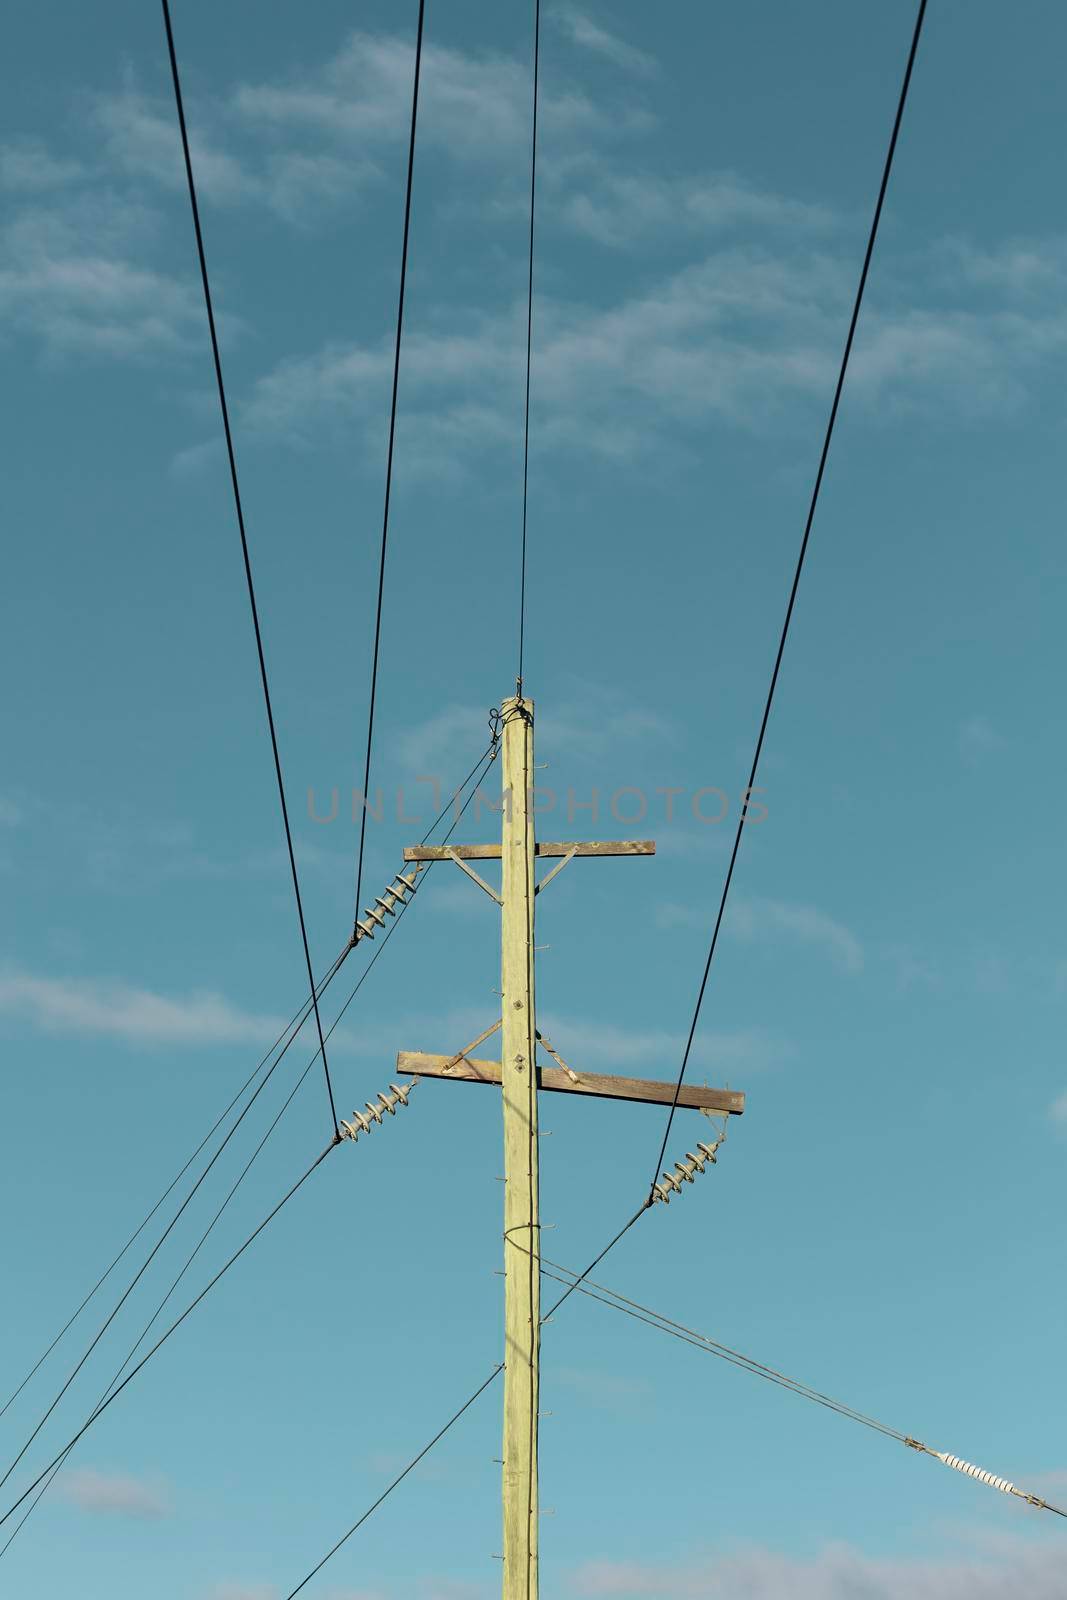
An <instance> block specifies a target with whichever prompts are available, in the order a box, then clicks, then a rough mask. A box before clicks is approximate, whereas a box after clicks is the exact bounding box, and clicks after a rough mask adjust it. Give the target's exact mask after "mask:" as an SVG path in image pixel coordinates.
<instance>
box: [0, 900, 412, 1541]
mask: <svg viewBox="0 0 1067 1600" xmlns="http://www.w3.org/2000/svg"><path fill="white" fill-rule="evenodd" d="M390 932H392V929H390ZM384 944H385V942H384V940H383V943H382V948H383V949H384ZM372 965H373V962H371V963H370V964H369V965H368V967H367V968H366V970H365V971H364V973H363V975H362V977H361V978H360V980H359V983H357V985H356V988H355V989H354V990H353V993H352V995H350V996H349V999H348V1000H347V1001H346V1002H345V1005H344V1007H343V1008H342V1010H341V1011H340V1012H339V1013H338V1015H337V1016H336V1017H335V1018H334V1020H333V1023H332V1024H331V1026H330V1028H329V1030H328V1031H327V1034H326V1037H327V1039H328V1038H329V1037H330V1034H332V1033H333V1031H334V1028H336V1026H337V1024H338V1022H339V1021H340V1020H341V1017H342V1016H343V1015H344V1012H345V1011H346V1010H347V1009H348V1006H349V1004H350V1003H351V1000H352V998H353V997H354V995H355V994H356V993H357V992H358V990H359V989H360V987H361V986H362V984H363V981H364V979H365V978H366V976H367V973H368V972H369V971H370V967H371V966H372ZM331 976H332V974H331ZM324 987H325V985H324ZM317 1060H318V1052H317V1051H316V1052H315V1054H314V1055H313V1056H312V1057H311V1059H310V1060H309V1061H308V1063H307V1065H306V1066H305V1068H304V1070H303V1072H302V1073H301V1074H300V1076H299V1077H298V1078H297V1080H296V1082H295V1083H294V1084H293V1087H292V1088H291V1089H290V1091H289V1093H288V1095H287V1096H286V1098H285V1100H284V1102H283V1103H282V1105H281V1107H280V1109H279V1110H278V1111H277V1112H276V1114H275V1116H274V1119H273V1121H272V1122H271V1123H270V1126H269V1127H268V1128H267V1131H266V1133H264V1135H263V1137H262V1138H261V1139H260V1141H259V1143H258V1144H257V1145H256V1148H255V1149H254V1150H253V1152H252V1154H251V1156H250V1157H249V1158H248V1160H247V1162H246V1163H245V1165H244V1167H243V1168H242V1170H241V1172H240V1174H239V1175H238V1177H237V1179H236V1181H235V1182H234V1184H233V1185H232V1187H231V1188H230V1190H229V1193H228V1194H227V1195H226V1198H225V1199H224V1200H223V1202H222V1204H221V1205H220V1206H219V1208H218V1210H217V1211H216V1212H215V1215H214V1216H213V1217H212V1219H211V1221H210V1222H209V1223H208V1225H207V1227H206V1228H205V1229H204V1231H203V1232H202V1233H201V1235H200V1238H199V1239H198V1240H197V1242H196V1244H195V1245H194V1247H193V1249H192V1250H191V1251H190V1253H189V1255H188V1256H187V1257H186V1259H185V1262H184V1264H183V1265H182V1267H181V1269H180V1271H179V1272H178V1273H177V1275H176V1277H175V1278H174V1279H173V1280H172V1282H171V1284H170V1287H169V1288H168V1290H167V1292H166V1294H165V1295H164V1296H163V1298H162V1300H161V1301H160V1302H159V1304H158V1305H157V1306H156V1309H155V1310H154V1311H153V1313H152V1315H151V1316H150V1317H149V1319H148V1321H147V1322H146V1323H145V1325H144V1327H143V1328H142V1329H141V1332H140V1333H139V1334H138V1335H137V1338H136V1339H135V1340H134V1342H133V1344H132V1345H131V1346H130V1349H129V1351H128V1352H127V1354H126V1356H125V1358H124V1360H123V1361H122V1362H121V1363H120V1365H119V1367H118V1370H117V1371H116V1373H115V1375H114V1377H113V1378H112V1379H111V1382H110V1383H109V1384H108V1385H107V1387H106V1388H105V1389H104V1392H103V1394H102V1395H101V1396H100V1399H99V1400H98V1401H97V1403H96V1406H95V1407H94V1409H93V1411H92V1413H91V1414H90V1417H89V1422H92V1420H93V1418H94V1417H95V1416H96V1415H97V1414H98V1413H99V1411H100V1410H101V1409H102V1407H103V1405H104V1402H105V1401H106V1400H107V1398H108V1396H109V1394H110V1393H111V1391H112V1389H114V1387H115V1385H116V1384H117V1383H118V1381H119V1379H120V1378H121V1377H122V1374H123V1372H124V1371H125V1370H126V1368H127V1367H128V1366H129V1364H130V1362H131V1361H132V1360H133V1358H134V1356H135V1355H136V1354H137V1351H138V1349H139V1348H140V1346H141V1345H142V1344H143V1343H144V1341H145V1339H146V1338H147V1336H148V1334H149V1332H150V1331H151V1328H152V1326H153V1324H154V1323H155V1322H156V1320H157V1318H158V1317H159V1315H160V1313H161V1311H162V1310H163V1308H164V1306H165V1305H166V1304H167V1302H168V1300H169V1299H170V1298H171V1296H172V1295H173V1293H174V1291H175V1290H176V1289H177V1287H178V1285H179V1284H180V1283H181V1281H182V1279H183V1278H184V1277H185V1274H186V1273H187V1272H188V1270H189V1268H190V1267H191V1266H192V1264H193V1262H194V1261H195V1260H196V1258H197V1256H198V1255H199V1254H200V1251H201V1250H202V1249H203V1247H204V1245H205V1244H206V1243H207V1241H208V1239H209V1238H210V1237H211V1234H212V1233H213V1232H214V1230H215V1226H216V1224H217V1223H218V1222H219V1220H220V1219H221V1217H222V1214H223V1212H224V1211H225V1210H226V1208H227V1207H228V1206H229V1204H230V1201H231V1200H232V1199H233V1197H234V1195H235V1194H236V1193H237V1191H238V1189H239V1188H240V1187H241V1185H242V1183H243V1182H244V1181H245V1178H246V1177H247V1176H248V1174H249V1172H250V1171H251V1168H252V1166H253V1164H254V1163H255V1161H256V1159H257V1158H258V1156H259V1155H260V1152H261V1151H262V1150H263V1147H264V1145H265V1144H266V1143H267V1140H268V1139H269V1138H270V1136H271V1134H272V1133H273V1132H274V1130H275V1128H276V1127H277V1126H278V1124H279V1122H280V1121H281V1120H282V1117H283V1116H284V1115H285V1113H286V1112H287V1111H288V1109H289V1107H290V1106H291V1105H292V1103H293V1101H294V1100H295V1098H296V1095H297V1092H298V1090H299V1089H300V1087H301V1085H302V1084H303V1082H304V1080H305V1078H306V1077H307V1075H308V1073H309V1072H310V1071H311V1069H312V1067H313V1066H314V1065H315V1062H316V1061H317ZM205 1175H206V1174H205ZM73 1448H74V1444H73V1443H72V1444H70V1445H69V1446H68V1447H67V1449H66V1451H65V1452H64V1454H63V1455H62V1456H61V1457H60V1459H59V1461H58V1462H57V1463H56V1465H55V1466H54V1467H53V1468H52V1469H51V1472H50V1474H49V1476H48V1477H47V1478H46V1479H45V1481H44V1483H43V1484H42V1485H41V1487H40V1489H39V1490H38V1492H37V1496H36V1498H35V1499H34V1500H32V1501H31V1502H30V1505H29V1506H28V1507H27V1509H26V1512H25V1513H24V1515H23V1516H22V1518H21V1519H20V1521H19V1522H18V1523H17V1524H16V1526H15V1529H14V1532H13V1533H12V1534H11V1535H10V1536H9V1538H8V1540H7V1543H6V1544H5V1545H3V1546H2V1547H0V1559H2V1558H3V1556H4V1555H5V1554H6V1553H7V1551H8V1550H9V1549H10V1548H11V1545H12V1544H13V1543H14V1540H15V1539H16V1537H17V1536H18V1534H19V1533H20V1532H21V1531H22V1529H23V1528H24V1527H25V1525H26V1523H27V1522H28V1521H29V1519H30V1517H31V1516H32V1514H33V1512H34V1510H35V1509H36V1507H37V1506H38V1505H39V1504H40V1502H41V1500H42V1499H43V1497H44V1495H45V1494H46V1493H47V1492H48V1489H49V1487H50V1485H51V1483H52V1482H53V1480H54V1479H55V1477H56V1475H57V1473H59V1472H60V1471H61V1470H62V1468H63V1464H64V1462H65V1461H66V1460H67V1457H68V1456H69V1455H70V1452H71V1450H73Z"/></svg>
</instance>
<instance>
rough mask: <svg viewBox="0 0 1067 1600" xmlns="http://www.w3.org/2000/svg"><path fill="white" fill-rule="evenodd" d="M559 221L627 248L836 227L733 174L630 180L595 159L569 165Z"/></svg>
mask: <svg viewBox="0 0 1067 1600" xmlns="http://www.w3.org/2000/svg"><path fill="white" fill-rule="evenodd" d="M560 187H561V188H562V190H563V192H562V193H561V194H560V196H559V197H558V199H557V201H556V215H557V216H558V218H559V219H560V220H561V221H563V222H564V223H566V224H567V225H568V226H570V227H571V228H573V229H574V231H575V232H577V233H581V234H585V235H587V236H588V237H589V238H590V239H595V240H597V241H598V243H600V244H604V245H609V246H620V245H627V246H631V245H634V244H637V243H638V242H641V241H644V240H647V239H649V238H651V237H656V238H657V239H658V240H659V241H660V242H661V243H662V241H663V239H664V238H665V237H666V238H669V239H675V238H677V237H678V236H679V235H681V236H683V237H684V236H686V235H690V236H692V237H696V236H699V235H705V236H711V237H713V236H715V235H726V234H729V233H731V232H735V231H736V230H738V229H742V228H743V229H749V230H752V229H759V230H761V231H762V230H764V229H767V228H771V229H788V230H789V231H790V233H791V234H792V235H793V236H794V237H795V236H796V235H797V234H798V233H800V234H802V235H803V234H808V233H811V232H822V231H825V230H827V229H829V228H831V227H833V226H834V225H835V222H836V218H835V217H834V214H833V213H832V212H831V211H830V209H829V208H828V207H826V206H822V205H816V204H813V203H811V202H807V201H802V200H796V199H792V198H790V197H788V196H786V195H781V194H775V193H773V192H769V191H767V190H764V189H759V188H757V187H756V186H755V185H754V184H751V183H749V182H747V181H746V180H745V179H744V178H742V177H740V176H739V175H738V174H736V173H728V172H722V173H711V174H707V175H703V176H697V177H686V178H677V177H664V176H656V175H652V174H649V173H639V174H638V173H627V172H625V171H621V172H620V171H619V170H618V169H617V168H616V167H614V166H612V165H608V164H606V163H603V162H600V161H597V160H595V159H592V160H591V159H588V158H587V159H586V160H585V162H583V163H573V164H571V165H570V166H569V167H568V169H567V170H566V173H565V174H564V177H563V180H562V182H561V185H560Z"/></svg>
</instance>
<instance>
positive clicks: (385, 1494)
mask: <svg viewBox="0 0 1067 1600" xmlns="http://www.w3.org/2000/svg"><path fill="white" fill-rule="evenodd" d="M503 1370H504V1363H503V1362H501V1363H500V1365H499V1366H497V1367H494V1368H493V1370H492V1372H491V1373H490V1374H489V1376H488V1378H486V1380H485V1382H484V1383H481V1384H479V1385H478V1387H477V1389H475V1391H474V1393H473V1394H472V1395H470V1396H469V1397H468V1398H467V1399H466V1400H464V1402H463V1404H462V1405H461V1406H460V1408H459V1410H458V1411H454V1412H453V1413H452V1415H451V1416H450V1417H449V1419H448V1421H447V1422H446V1423H445V1425H444V1427H443V1428H441V1429H440V1431H439V1432H437V1433H435V1434H434V1436H433V1438H432V1439H431V1440H430V1442H429V1444H427V1445H424V1446H423V1448H422V1449H421V1450H420V1451H419V1453H418V1455H417V1456H413V1457H412V1459H411V1460H410V1461H409V1462H408V1464H407V1466H406V1467H405V1468H404V1470H403V1472H401V1473H400V1474H399V1475H398V1476H397V1477H395V1478H394V1479H393V1481H392V1483H391V1484H390V1485H389V1487H388V1488H387V1489H384V1490H383V1491H382V1493H381V1494H380V1495H379V1496H378V1498H377V1500H375V1502H374V1504H373V1505H370V1506H368V1507H367V1509H366V1511H364V1513H363V1515H362V1516H361V1517H360V1518H359V1519H358V1520H357V1521H356V1522H353V1524H352V1526H351V1527H350V1528H349V1530H348V1532H347V1533H343V1534H342V1535H341V1537H340V1538H339V1539H338V1541H337V1543H336V1544H335V1545H334V1546H333V1548H332V1549H330V1550H327V1552H326V1554H325V1555H324V1556H323V1558H322V1560H321V1561H320V1562H318V1563H317V1565H316V1566H314V1567H312V1569H311V1571H310V1572H309V1573H308V1574H307V1575H306V1576H305V1577H303V1578H301V1580H300V1582H299V1583H298V1584H297V1586H296V1588H295V1589H290V1591H289V1593H288V1594H287V1595H286V1597H285V1600H295V1596H296V1595H298V1594H299V1593H300V1591H301V1589H303V1588H306V1586H307V1585H308V1584H309V1583H310V1582H311V1580H312V1578H313V1577H315V1575H316V1573H319V1572H321V1571H322V1569H323V1567H324V1566H325V1565H326V1563H327V1561H329V1560H330V1559H331V1557H333V1556H335V1555H336V1554H337V1552H338V1550H340V1548H341V1546H342V1545H343V1544H345V1543H346V1542H347V1541H348V1540H349V1539H351V1537H352V1535H353V1534H354V1533H355V1532H356V1531H357V1529H359V1528H362V1526H363V1524H364V1523H365V1522H366V1521H367V1519H368V1518H369V1517H372V1516H373V1515H374V1513H375V1512H376V1511H377V1509H378V1507H379V1506H380V1505H381V1504H382V1502H383V1501H385V1500H388V1498H389V1496H390V1495H391V1494H392V1492H393V1490H394V1489H395V1488H396V1487H397V1485H398V1484H401V1483H403V1481H404V1479H405V1478H406V1477H407V1475H408V1473H409V1472H414V1470H415V1468H416V1467H417V1466H418V1464H419V1462H420V1461H421V1460H422V1458H423V1457H424V1456H428V1455H429V1453H430V1451H431V1450H432V1449H433V1447H434V1445H435V1444H437V1443H439V1441H440V1440H441V1439H443V1438H444V1436H445V1434H446V1433H447V1432H448V1430H449V1429H450V1428H451V1427H454V1425H455V1424H456V1423H457V1422H458V1421H459V1419H460V1417H461V1416H462V1415H463V1413H464V1412H465V1411H469V1410H470V1408H471V1406H472V1405H473V1404H474V1402H475V1401H476V1400H477V1399H478V1398H479V1396H480V1395H483V1394H484V1393H485V1391H486V1389H488V1387H489V1385H490V1384H491V1383H493V1382H494V1381H495V1380H496V1379H497V1378H499V1376H500V1374H501V1373H502V1372H503Z"/></svg>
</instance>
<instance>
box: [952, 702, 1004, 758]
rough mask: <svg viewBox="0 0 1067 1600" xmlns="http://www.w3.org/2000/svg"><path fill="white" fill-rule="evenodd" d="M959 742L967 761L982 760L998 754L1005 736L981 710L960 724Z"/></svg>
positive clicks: (961, 751) (1002, 746) (961, 752)
mask: <svg viewBox="0 0 1067 1600" xmlns="http://www.w3.org/2000/svg"><path fill="white" fill-rule="evenodd" d="M957 743H958V745H959V750H960V754H961V755H962V756H963V757H964V759H965V760H967V761H981V760H982V759H983V757H985V756H992V755H996V753H997V751H998V750H1003V748H1004V739H1003V737H1002V736H1001V735H1000V734H999V733H998V732H997V730H996V729H995V728H994V726H993V724H992V723H991V722H990V720H989V718H988V717H984V716H982V715H981V713H979V712H976V713H975V714H974V715H973V716H970V717H967V718H966V719H965V720H964V721H963V722H962V723H961V724H960V728H959V733H958V734H957Z"/></svg>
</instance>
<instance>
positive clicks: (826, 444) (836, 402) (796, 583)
mask: <svg viewBox="0 0 1067 1600" xmlns="http://www.w3.org/2000/svg"><path fill="white" fill-rule="evenodd" d="M925 15H926V0H919V8H918V11H917V13H916V17H915V26H914V29H913V31H912V36H911V47H910V49H909V51H908V59H907V64H906V66H905V68H904V78H903V82H902V83H901V87H900V95H899V97H898V100H897V109H896V115H895V116H894V118H893V129H892V132H891V134H890V137H889V148H888V150H887V152H886V158H885V163H884V166H883V168H882V179H881V183H880V184H879V186H878V198H877V200H876V201H875V206H874V216H873V218H872V220H871V227H870V231H869V233H868V236H867V248H866V250H865V251H864V255H863V266H862V268H861V270H860V277H859V284H858V286H857V289H856V297H855V300H854V302H853V306H852V315H851V317H850V318H849V324H848V333H847V335H846V338H845V347H844V351H843V353H842V356H841V365H840V368H839V370H838V374H837V382H836V384H835V386H834V395H833V401H832V403H831V405H830V415H829V419H828V421H827V424H826V432H825V435H824V438H823V443H822V449H821V451H820V453H819V465H818V469H817V471H816V473H815V482H814V485H813V487H812V492H811V500H810V503H809V505H808V514H807V517H806V519H805V523H804V535H803V538H802V539H801V541H800V551H799V554H798V556H797V562H796V568H795V570H794V573H793V582H792V585H791V587H790V590H789V600H788V604H787V605H786V610H785V619H784V621H783V623H782V630H781V634H780V636H779V640H778V649H777V652H776V654H775V658H774V668H773V670H772V672H771V681H770V687H769V688H768V690H767V698H766V701H765V703H764V707H763V715H762V717H761V719H760V726H759V734H758V736H757V739H756V748H755V752H754V754H753V757H752V766H751V769H750V771H749V776H748V783H747V785H746V787H745V792H744V799H743V801H742V805H741V813H740V816H739V818H738V822H737V829H736V832H735V834H734V841H733V848H732V850H731V851H730V860H729V864H728V866H727V868H726V877H725V879H724V880H723V886H722V893H721V895H720V898H719V908H718V911H717V913H716V916H715V925H714V928H713V930H712V935H711V944H710V946H709V948H708V956H707V960H706V961H705V963H704V972H703V975H702V977H701V980H700V987H699V989H698V991H697V999H696V1005H695V1006H694V1008H693V1017H692V1021H691V1022H690V1024H689V1033H688V1036H687V1038H686V1042H685V1050H684V1052H683V1054H682V1064H681V1067H680V1068H679V1071H678V1081H677V1083H676V1084H675V1088H674V1098H673V1099H672V1101H671V1107H670V1111H669V1112H668V1114H667V1123H666V1127H665V1128H664V1130H663V1139H662V1141H661V1144H660V1148H659V1153H658V1155H657V1156H656V1164H655V1167H654V1169H653V1172H652V1182H651V1184H650V1187H649V1200H648V1203H649V1205H651V1204H652V1195H653V1193H654V1190H655V1185H656V1182H657V1179H658V1176H659V1169H660V1167H661V1165H662V1163H663V1158H664V1155H665V1154H666V1151H667V1142H668V1140H669V1139H670V1134H671V1128H672V1126H673V1124H674V1116H675V1112H676V1111H677V1109H678V1098H679V1096H680V1094H681V1092H682V1083H683V1081H684V1079H685V1074H686V1069H687V1068H688V1066H689V1056H690V1053H691V1051H692V1048H693V1040H694V1038H695V1036H696V1030H697V1023H698V1022H699V1020H700V1011H701V1007H702V1006H703V1003H704V993H705V990H706V989H707V986H708V976H709V974H710V972H711V963H712V961H713V960H714V959H715V950H716V946H717V945H718V942H719V930H720V928H721V927H722V920H723V914H724V912H725V910H726V901H727V897H728V895H729V893H730V885H731V883H732V882H733V876H734V867H735V866H736V864H737V853H738V850H739V849H740V847H741V836H742V834H743V833H744V829H745V822H746V819H747V817H748V807H749V803H750V797H751V794H752V791H753V789H754V788H755V784H756V772H757V769H758V767H759V761H760V756H761V755H762V753H763V741H764V737H765V735H766V732H767V724H768V722H769V720H770V715H771V706H772V704H773V701H774V692H775V689H776V688H777V687H778V674H779V672H780V670H781V666H782V657H783V656H784V654H785V645H786V639H787V637H788V634H789V625H790V623H791V621H792V620H793V609H794V606H795V604H796V598H797V591H798V589H799V587H800V577H801V573H802V572H803V570H804V558H805V556H806V555H807V553H808V543H809V540H810V538H811V529H812V524H813V523H814V521H815V510H816V507H817V505H818V503H819V491H820V490H821V488H822V482H823V476H824V474H825V471H826V461H827V457H828V456H829V453H830V442H831V440H832V438H833V433H834V424H835V423H836V421H837V413H838V409H839V407H840V404H841V394H842V391H843V389H844V387H845V376H846V374H847V372H848V364H849V358H850V357H851V355H852V345H853V342H854V340H855V337H856V326H857V324H858V322H859V316H860V308H861V306H862V304H863V294H864V290H865V289H866V287H867V277H868V274H869V272H870V267H871V260H872V257H873V255H874V246H875V241H876V239H877V237H878V225H879V223H880V222H881V219H882V207H883V205H884V203H885V197H886V191H887V190H888V188H889V176H890V173H891V172H892V169H893V157H894V155H895V154H896V148H897V139H898V137H899V134H900V127H901V123H902V121H903V118H904V107H905V104H906V102H907V98H908V89H909V87H910V85H911V76H912V68H913V67H914V65H915V56H916V52H917V50H918V48H919V36H920V34H921V33H922V25H923V18H924V17H925Z"/></svg>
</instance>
